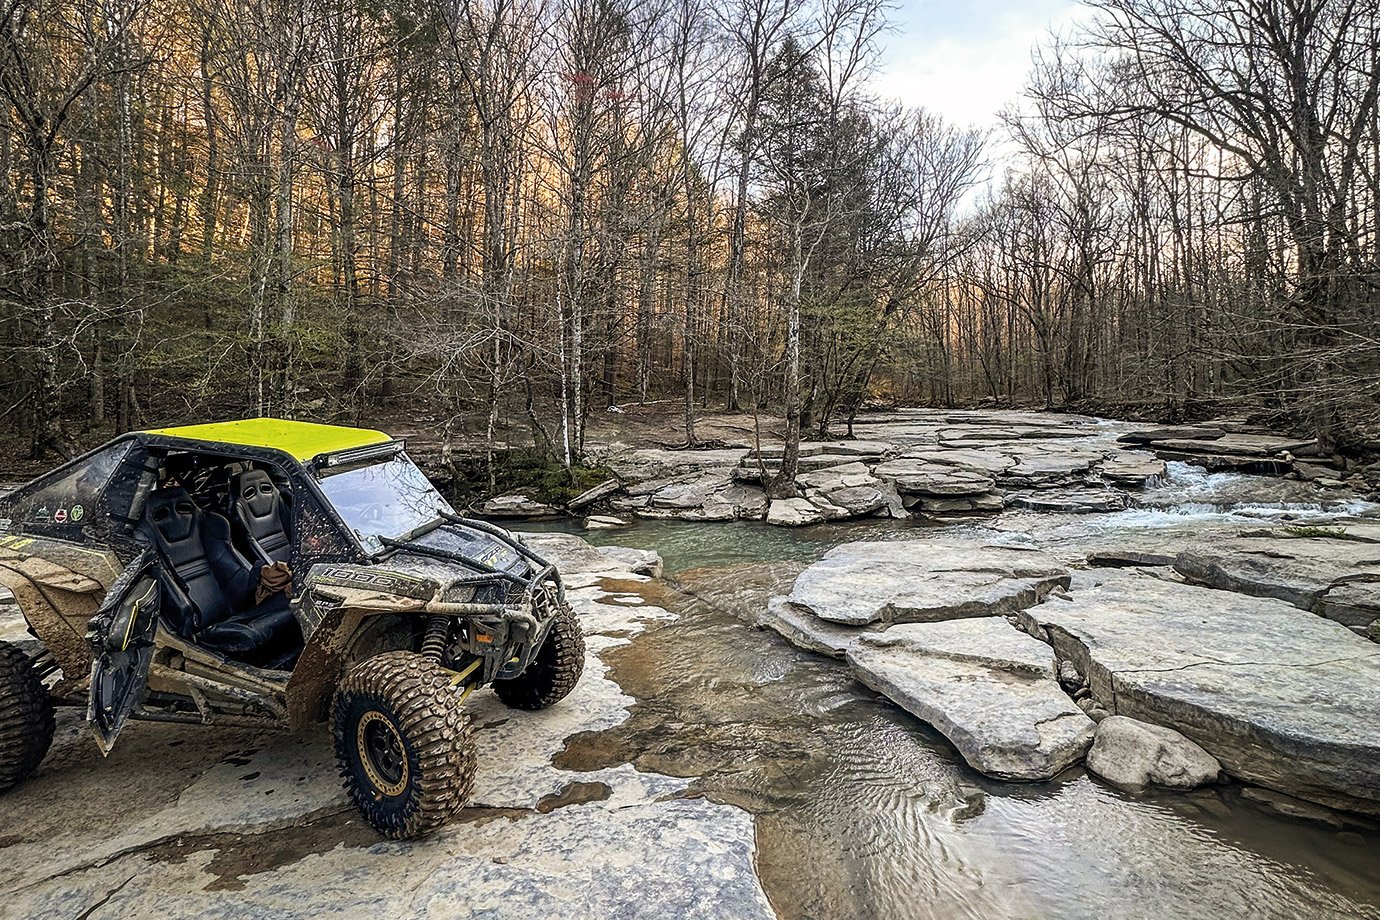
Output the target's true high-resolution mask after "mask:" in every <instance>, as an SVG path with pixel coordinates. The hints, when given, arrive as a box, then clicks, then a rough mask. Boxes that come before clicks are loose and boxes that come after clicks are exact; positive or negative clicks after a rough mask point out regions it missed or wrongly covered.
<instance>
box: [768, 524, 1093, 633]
mask: <svg viewBox="0 0 1380 920" xmlns="http://www.w3.org/2000/svg"><path fill="white" fill-rule="evenodd" d="M776 504H777V503H775V502H774V503H773V508H775V506H776ZM1068 583H1069V573H1068V571H1067V570H1066V569H1065V568H1064V567H1063V566H1061V565H1060V564H1059V563H1058V562H1057V561H1055V560H1054V559H1053V558H1051V557H1049V556H1047V555H1045V554H1044V553H1041V552H1038V551H1036V550H1031V549H1025V548H1022V547H1014V546H1002V545H996V544H985V543H982V542H980V541H977V540H964V539H957V538H945V539H929V540H894V541H889V542H885V543H844V544H842V545H840V546H836V547H834V548H833V549H832V550H830V551H829V552H828V553H826V554H825V555H824V558H823V559H821V560H820V561H819V562H817V563H815V564H814V565H812V566H810V567H809V568H807V569H806V570H805V571H804V572H802V573H801V574H800V577H799V578H797V579H796V581H795V585H794V587H793V588H792V589H791V594H790V600H791V602H792V603H794V604H796V605H798V606H800V607H802V608H804V609H805V610H808V611H810V612H811V613H813V614H815V615H816V616H819V617H822V618H823V619H826V620H831V621H833V622H836V623H847V624H851V625H854V626H862V625H866V624H869V623H877V622H881V623H908V622H927V621H933V620H949V619H956V618H960V617H980V616H991V615H993V614H999V613H1007V612H1010V611H1015V610H1020V609H1023V608H1025V607H1029V606H1030V605H1032V604H1035V603H1038V602H1039V601H1040V600H1041V599H1042V598H1043V597H1044V596H1045V595H1046V594H1048V593H1049V592H1050V590H1052V589H1053V588H1055V587H1059V586H1062V587H1067V586H1068Z"/></svg>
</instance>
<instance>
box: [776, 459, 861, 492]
mask: <svg viewBox="0 0 1380 920" xmlns="http://www.w3.org/2000/svg"><path fill="white" fill-rule="evenodd" d="M795 482H796V485H798V486H800V487H801V488H802V489H818V490H821V491H826V492H832V491H834V490H835V489H845V488H850V487H853V486H875V485H876V484H877V480H876V479H875V478H874V477H873V476H872V472H871V471H870V470H869V469H868V468H867V464H866V463H860V462H859V463H845V464H843V465H842V466H835V467H829V468H828V469H823V470H814V471H813V472H809V473H801V474H800V475H799V476H796V477H795Z"/></svg>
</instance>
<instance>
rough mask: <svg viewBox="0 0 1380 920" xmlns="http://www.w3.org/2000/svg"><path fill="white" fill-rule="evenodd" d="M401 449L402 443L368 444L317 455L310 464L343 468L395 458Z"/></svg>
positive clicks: (394, 441) (395, 441)
mask: <svg viewBox="0 0 1380 920" xmlns="http://www.w3.org/2000/svg"><path fill="white" fill-rule="evenodd" d="M402 449H403V442H402V441H398V440H393V441H385V442H383V443H382V444H369V445H366V446H364V447H351V448H350V449H349V450H338V451H335V452H334V453H329V454H317V455H316V457H314V458H313V459H312V463H314V464H316V465H317V466H324V467H331V466H344V465H345V464H347V463H361V462H363V461H365V460H382V459H385V458H392V457H396V456H397V455H398V454H400V453H402Z"/></svg>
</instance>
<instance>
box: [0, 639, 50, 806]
mask: <svg viewBox="0 0 1380 920" xmlns="http://www.w3.org/2000/svg"><path fill="white" fill-rule="evenodd" d="M53 730H54V720H53V701H52V699H50V698H49V696H48V688H47V687H44V686H43V681H42V680H40V679H39V676H38V672H37V671H35V670H34V668H33V665H32V664H30V663H29V656H28V655H26V654H25V653H24V650H23V649H21V648H19V647H18V646H16V645H12V644H11V643H9V642H0V792H3V791H4V790H6V789H8V788H10V787H11V786H14V785H16V784H17V783H21V782H23V781H24V780H26V779H28V778H29V777H30V776H32V775H33V774H34V771H36V770H37V769H38V765H39V764H40V763H42V762H43V758H44V756H46V755H47V753H48V748H49V747H50V746H51V745H52V743H53Z"/></svg>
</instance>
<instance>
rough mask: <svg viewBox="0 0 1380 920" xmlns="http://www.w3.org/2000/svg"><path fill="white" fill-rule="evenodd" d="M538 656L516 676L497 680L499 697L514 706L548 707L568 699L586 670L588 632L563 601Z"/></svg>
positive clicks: (526, 707) (529, 707)
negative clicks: (582, 627)
mask: <svg viewBox="0 0 1380 920" xmlns="http://www.w3.org/2000/svg"><path fill="white" fill-rule="evenodd" d="M552 617H553V618H554V620H555V622H553V623H552V624H551V631H550V632H548V633H547V634H546V641H545V642H543V643H542V646H541V648H540V649H539V650H538V651H537V657H536V658H534V659H532V663H531V664H529V665H528V666H527V670H525V671H523V672H522V673H521V674H519V675H518V676H517V677H514V678H513V679H511V680H496V681H494V692H495V693H497V694H498V698H499V699H500V700H502V701H503V702H504V703H505V704H507V705H508V706H511V707H513V708H514V709H527V710H536V709H545V708H546V707H547V706H551V705H553V704H555V703H558V702H560V701H561V700H563V699H565V697H566V695H567V694H569V693H570V691H571V690H574V689H575V684H577V683H578V682H579V680H580V675H581V674H582V673H584V670H585V636H584V632H583V631H581V629H580V621H579V620H577V619H575V612H574V611H573V610H571V609H570V608H569V607H568V606H566V605H564V604H562V605H561V606H560V607H558V608H557V609H556V612H555V613H553V614H552Z"/></svg>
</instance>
